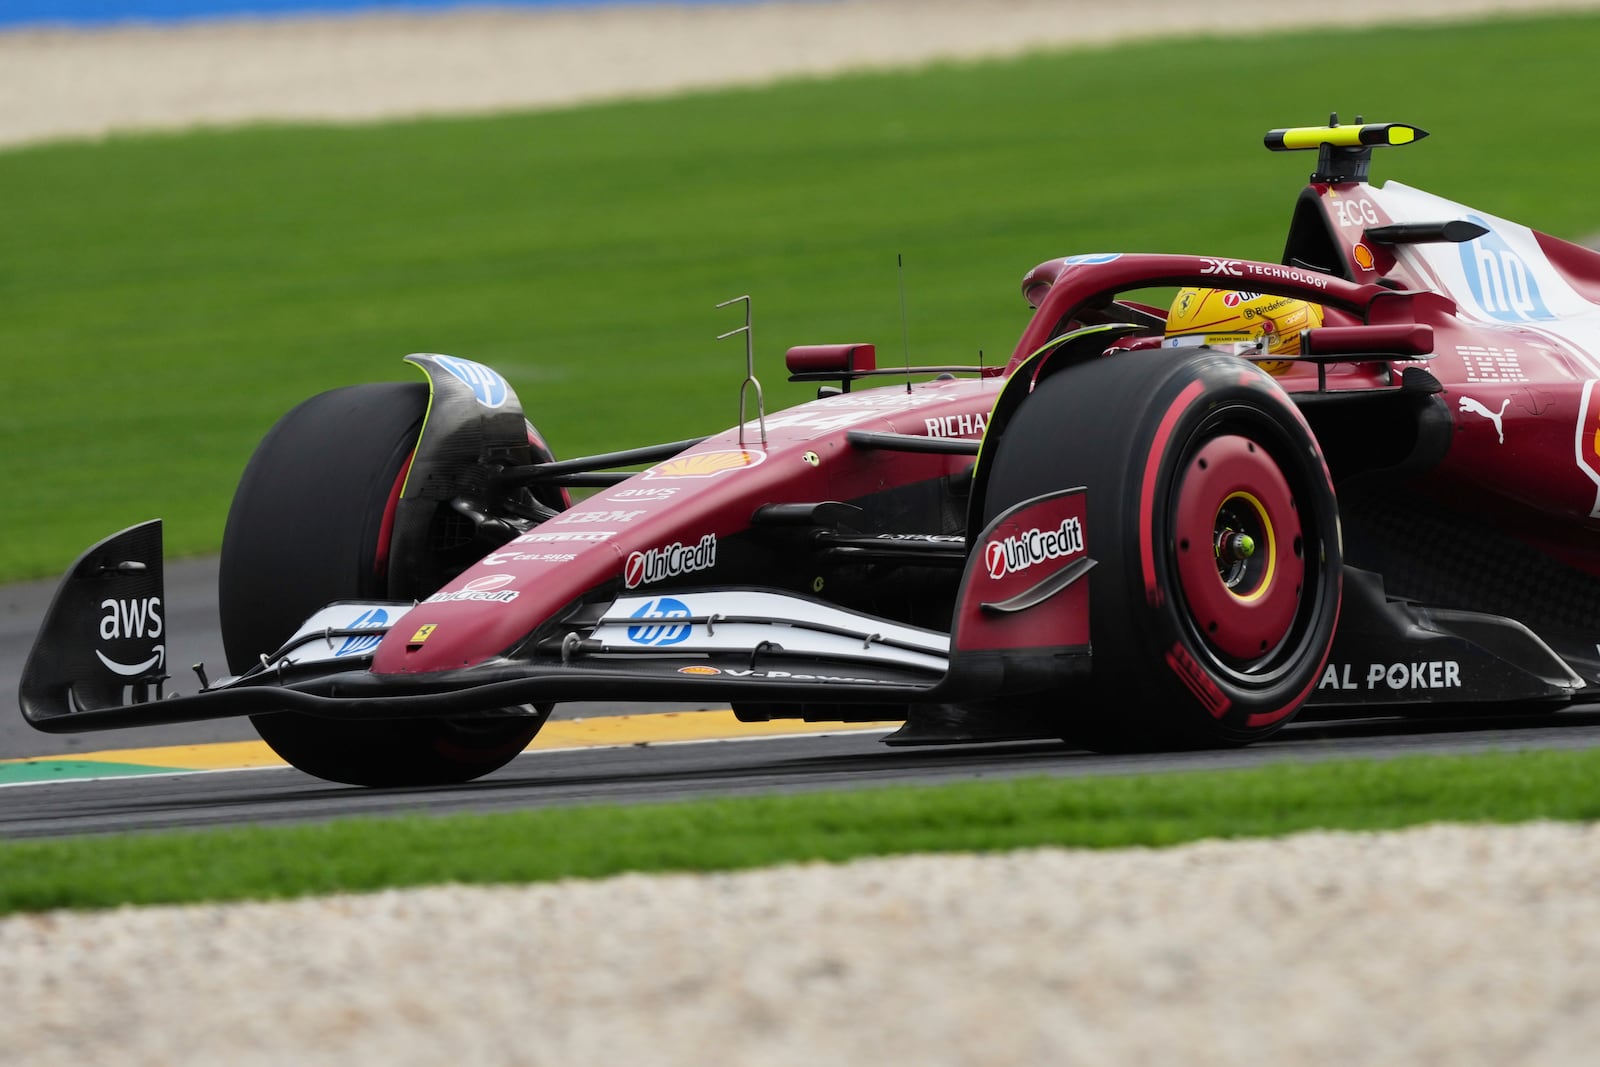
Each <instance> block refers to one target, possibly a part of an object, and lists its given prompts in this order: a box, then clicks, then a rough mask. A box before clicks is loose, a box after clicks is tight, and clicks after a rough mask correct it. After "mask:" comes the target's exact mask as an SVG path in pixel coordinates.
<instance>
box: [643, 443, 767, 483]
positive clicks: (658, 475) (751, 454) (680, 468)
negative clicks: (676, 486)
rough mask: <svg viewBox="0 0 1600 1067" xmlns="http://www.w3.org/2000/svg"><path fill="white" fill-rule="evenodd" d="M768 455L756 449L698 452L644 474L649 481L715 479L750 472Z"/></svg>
mask: <svg viewBox="0 0 1600 1067" xmlns="http://www.w3.org/2000/svg"><path fill="white" fill-rule="evenodd" d="M766 459H767V454H766V453H765V452H762V451H761V450H759V449H754V448H728V449H721V450H719V451H716V452H696V453H695V454H694V455H692V456H676V457H674V458H672V459H669V460H667V461H666V462H665V463H657V464H656V465H655V466H654V467H651V468H650V469H649V470H647V471H645V472H644V476H645V478H646V479H647V480H656V479H664V478H715V477H716V476H717V475H719V474H726V473H727V472H728V471H739V470H748V469H749V468H751V467H759V466H760V465H761V464H762V463H764V462H766Z"/></svg>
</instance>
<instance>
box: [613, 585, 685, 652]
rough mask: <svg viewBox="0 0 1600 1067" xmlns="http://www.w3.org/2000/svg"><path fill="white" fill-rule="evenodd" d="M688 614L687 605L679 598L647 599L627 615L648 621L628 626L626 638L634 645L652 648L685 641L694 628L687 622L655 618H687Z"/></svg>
mask: <svg viewBox="0 0 1600 1067" xmlns="http://www.w3.org/2000/svg"><path fill="white" fill-rule="evenodd" d="M689 616H690V611H689V605H687V604H685V603H684V602H683V601H681V600H677V599H675V598H673V597H670V596H664V597H657V598H656V599H655V600H647V601H645V602H644V603H643V604H642V605H640V607H639V610H638V611H636V612H634V613H633V614H632V615H630V616H628V617H629V618H631V619H647V620H650V621H648V622H644V623H641V624H639V625H638V626H630V627H628V640H629V641H632V642H633V643H634V644H636V645H649V646H651V647H654V648H659V647H661V646H662V645H675V644H677V643H678V642H680V641H687V640H688V639H689V632H690V631H691V630H693V629H694V627H693V626H691V625H690V624H689V623H686V622H670V621H657V620H671V619H687V618H689Z"/></svg>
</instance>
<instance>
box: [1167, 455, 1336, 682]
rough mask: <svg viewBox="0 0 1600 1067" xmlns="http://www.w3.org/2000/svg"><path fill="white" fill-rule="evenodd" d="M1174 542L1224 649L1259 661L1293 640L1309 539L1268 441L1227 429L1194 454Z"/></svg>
mask: <svg viewBox="0 0 1600 1067" xmlns="http://www.w3.org/2000/svg"><path fill="white" fill-rule="evenodd" d="M1173 547H1174V550H1175V555H1176V558H1177V570H1178V585H1179V588H1180V589H1181V590H1182V592H1183V597H1184V601H1185V603H1186V605H1187V608H1188V612H1189V615H1190V618H1191V620H1192V622H1193V624H1194V626H1195V628H1196V630H1197V631H1198V633H1199V634H1200V636H1201V637H1202V639H1203V640H1204V641H1205V643H1206V644H1207V645H1208V646H1209V647H1210V648H1211V649H1212V650H1213V651H1214V652H1216V653H1218V654H1220V655H1221V656H1223V657H1224V658H1226V659H1228V660H1231V661H1234V662H1242V663H1249V662H1252V661H1255V660H1259V659H1260V658H1262V657H1264V656H1266V655H1268V654H1270V653H1271V651H1272V650H1273V649H1275V648H1276V647H1277V646H1278V645H1279V644H1281V643H1282V642H1283V640H1284V639H1285V638H1286V637H1288V635H1289V631H1290V629H1291V628H1292V627H1293V625H1294V620H1295V616H1296V613H1297V611H1298V608H1299V605H1300V600H1301V596H1302V594H1303V592H1304V588H1305V560H1304V558H1303V557H1304V540H1303V537H1302V535H1301V526H1300V516H1299V512H1298V510H1297V508H1296V504H1295V499H1294V493H1293V491H1292V490H1291V489H1290V487H1289V483H1288V481H1287V479H1285V477H1284V475H1283V472H1282V470H1281V469H1279V467H1278V464H1277V462H1276V461H1275V460H1273V458H1272V457H1271V455H1270V454H1268V452H1267V451H1266V449H1264V448H1263V447H1262V446H1261V445H1260V444H1258V443H1257V442H1255V441H1253V440H1251V439H1250V438H1248V437H1244V436H1241V435H1238V434H1224V435H1220V436H1217V437H1213V438H1211V439H1210V440H1208V441H1206V442H1204V443H1203V444H1202V445H1201V446H1200V447H1199V448H1197V449H1196V450H1195V451H1194V452H1192V453H1191V454H1190V456H1189V458H1188V460H1187V462H1186V464H1185V466H1184V468H1183V470H1182V472H1181V481H1180V484H1179V488H1178V499H1177V508H1176V512H1175V517H1174V524H1173ZM1207 549H1209V551H1207Z"/></svg>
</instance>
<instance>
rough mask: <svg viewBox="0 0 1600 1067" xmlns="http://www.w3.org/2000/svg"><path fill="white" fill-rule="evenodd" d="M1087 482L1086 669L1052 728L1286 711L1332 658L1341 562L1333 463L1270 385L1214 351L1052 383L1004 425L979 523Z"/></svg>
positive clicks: (1164, 354) (1105, 732)
mask: <svg viewBox="0 0 1600 1067" xmlns="http://www.w3.org/2000/svg"><path fill="white" fill-rule="evenodd" d="M1079 485H1081V486H1085V487H1086V489H1087V494H1086V495H1087V501H1086V503H1087V515H1086V521H1085V525H1086V533H1085V539H1086V542H1087V549H1088V553H1089V555H1090V556H1091V557H1093V558H1094V559H1095V560H1096V561H1097V564H1098V565H1097V566H1096V567H1095V568H1094V570H1092V571H1091V572H1090V573H1089V581H1090V640H1091V642H1092V647H1093V652H1092V654H1093V666H1092V671H1091V680H1090V682H1089V684H1088V686H1087V688H1086V690H1084V691H1083V692H1081V693H1080V692H1079V691H1078V690H1077V689H1076V688H1074V689H1073V690H1072V691H1071V692H1070V693H1062V694H1059V695H1058V696H1057V697H1056V698H1053V699H1056V700H1058V701H1059V703H1060V705H1061V707H1060V712H1061V715H1062V723H1063V730H1062V732H1063V736H1065V737H1066V738H1067V739H1068V740H1072V741H1076V742H1080V743H1083V744H1086V745H1088V746H1089V747H1092V748H1098V749H1108V750H1124V749H1148V748H1165V747H1191V746H1194V745H1217V744H1243V743H1247V742H1250V741H1255V740H1259V739H1260V738H1263V737H1266V736H1267V735H1269V734H1271V733H1273V732H1275V731H1276V730H1278V729H1280V728H1281V727H1282V726H1283V725H1284V724H1286V723H1287V722H1289V721H1290V720H1291V719H1292V718H1293V716H1294V714H1295V712H1296V711H1297V710H1298V709H1299V708H1300V706H1301V705H1302V704H1303V703H1304V702H1305V699H1306V698H1307V697H1308V696H1309V695H1310V693H1311V691H1312V688H1313V687H1314V686H1315V684H1316V682H1317V680H1318V678H1319V677H1320V675H1321V672H1322V669H1323V666H1324V665H1325V664H1326V662H1327V657H1328V651H1329V649H1330V648H1331V646H1332V642H1333V631H1334V626H1335V623H1336V621H1337V618H1338V611H1339V598H1340V575H1341V566H1342V564H1341V556H1340V546H1339V528H1338V512H1337V504H1336V501H1335V498H1334V492H1333V486H1332V483H1331V481H1330V479H1329V476H1328V471H1327V467H1326V465H1325V464H1324V463H1323V460H1322V455H1321V452H1320V450H1319V449H1318V447H1317V443H1316V440H1315V438H1314V437H1313V436H1312V434H1311V431H1310V429H1309V428H1308V427H1307V425H1306V423H1305V421H1304V419H1303V418H1302V417H1301V416H1300V413H1299V411H1298V410H1297V409H1296V408H1295V407H1294V405H1293V403H1292V402H1291V401H1290V400H1289V398H1288V396H1287V395H1286V394H1285V393H1284V392H1283V390H1282V389H1281V388H1280V387H1279V386H1278V385H1277V383H1276V382H1274V381H1273V380H1272V379H1271V377H1270V376H1268V375H1267V374H1266V373H1265V372H1263V371H1261V370H1260V369H1259V368H1257V367H1255V366H1254V365H1253V364H1250V363H1248V362H1247V361H1245V360H1241V359H1239V358H1237V357H1234V356H1231V355H1225V354H1222V353H1218V352H1214V351H1212V350H1209V349H1191V350H1179V351H1173V350H1170V349H1169V350H1154V351H1137V352H1126V353H1119V354H1117V355H1115V356H1110V357H1105V358H1102V359H1097V360H1093V361H1090V362H1088V363H1085V364H1082V365H1080V366H1076V367H1072V368H1070V369H1067V370H1064V371H1061V372H1058V373H1056V374H1054V375H1051V376H1049V377H1046V378H1045V379H1044V380H1043V381H1041V382H1040V383H1039V384H1038V385H1037V386H1036V388H1035V389H1034V391H1033V393H1032V394H1031V395H1030V396H1029V397H1028V398H1027V399H1026V400H1025V401H1024V402H1023V403H1022V404H1021V405H1020V406H1019V407H1018V409H1017V413H1016V415H1015V417H1014V418H1013V419H1012V420H1011V421H1010V422H1009V423H1008V424H1007V425H1006V426H1005V427H1004V429H1003V433H1002V436H1001V438H1000V439H999V441H998V446H997V451H996V453H995V461H994V467H993V469H992V471H991V473H990V477H989V481H988V488H987V492H986V496H985V508H984V519H985V522H987V521H989V520H990V519H992V518H994V517H995V516H996V515H998V514H1000V513H1001V512H1002V511H1004V510H1005V509H1006V508H1008V507H1010V506H1012V505H1014V504H1016V503H1018V502H1020V501H1024V500H1028V499H1031V498H1033V497H1036V496H1039V495H1042V494H1044V493H1048V492H1052V491H1055V490H1058V489H1063V488H1068V487H1073V486H1079Z"/></svg>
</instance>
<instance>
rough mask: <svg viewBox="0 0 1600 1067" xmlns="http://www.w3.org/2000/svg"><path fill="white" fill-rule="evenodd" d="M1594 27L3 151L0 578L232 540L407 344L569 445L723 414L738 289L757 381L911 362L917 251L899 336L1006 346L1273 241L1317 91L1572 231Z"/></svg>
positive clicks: (1048, 60)
mask: <svg viewBox="0 0 1600 1067" xmlns="http://www.w3.org/2000/svg"><path fill="white" fill-rule="evenodd" d="M1596 54H1600V18H1594V17H1587V18H1551V19H1541V20H1526V21H1507V22H1497V23H1492V24H1485V25H1477V26H1463V27H1455V28H1440V27H1431V28H1429V29H1427V30H1425V31H1420V32H1404V31H1399V30H1394V29H1386V30H1374V31H1367V32H1329V31H1318V32H1317V33H1315V34H1306V35H1301V36H1295V37H1288V38H1248V39H1240V40H1227V39H1216V40H1198V41H1197V40H1186V41H1174V42H1164V43H1156V44H1146V45H1139V46H1134V47H1126V48H1120V49H1116V50H1111V51H1097V52H1082V53H1060V54H1040V55H1037V56H1033V57H1030V58H1027V59H1023V60H1018V61H1014V62H1003V63H985V64H971V65H944V66H938V67H934V68H931V69H927V70H924V71H919V72H914V73H896V74H875V75H862V76H855V77H847V78H840V79H835V80H829V81H803V82H793V83H788V84H783V85H780V86H777V87H773V88H768V89H759V90H747V91H739V92H728V93H717V94H703V95H693V96H687V97H681V98H677V99H671V100H663V101H654V102H635V103H626V104H617V105H613V106H605V107H594V108H585V109H581V110H572V111H563V112H554V113H546V114H530V115H520V116H512V117H502V118H492V119H478V120H462V121H427V122H416V123H407V124H399V125H385V126H375V127H368V128H349V129H339V128H289V127H272V126H264V127H255V128H249V129H243V130H237V131H231V132H212V133H199V134H190V135H181V136H180V135H172V136H150V137H137V138H118V139H113V140H110V141H108V142H105V143H99V144H68V145H56V146H47V147H37V148H30V149H25V150H16V151H10V152H4V153H0V233H3V234H4V235H5V237H4V241H3V242H0V358H3V359H4V361H5V369H6V375H7V378H6V380H7V388H6V395H5V402H4V404H3V405H0V444H3V445H4V449H3V451H0V499H3V500H4V501H5V508H4V516H5V520H4V532H5V536H4V537H3V538H0V580H7V579H15V578H21V577H27V576H36V575H47V574H48V575H53V574H55V573H58V572H59V570H60V569H61V568H62V567H63V566H64V565H65V564H66V562H67V561H69V560H70V559H71V558H72V557H73V556H74V555H75V554H76V552H77V551H78V550H79V549H80V548H81V547H82V546H83V545H85V544H86V543H87V542H89V541H90V540H93V539H94V538H96V537H98V536H100V535H101V534H103V533H106V532H109V531H111V530H113V529H116V528H118V527H120V526H123V525H127V524H130V523H132V522H136V521H139V520H142V519H145V518H148V517H152V516H154V515H160V516H162V517H165V518H166V519H167V538H168V545H169V549H170V551H172V552H173V553H174V554H190V553H198V552H203V551H207V550H211V549H214V548H216V547H217V545H218V543H219V541H220V537H221V529H222V522H223V518H224V516H225V514H226V509H227V505H228V500H229V497H230V494H231V491H232V486H233V484H234V481H235V479H236V477H237V475H238V472H239V471H240V469H241V468H242V467H243V464H244V462H245V460H246V459H247V457H248V455H249V453H250V450H251V449H252V447H253V446H254V443H255V441H256V440H257V439H258V438H259V436H260V435H261V434H262V433H263V432H264V431H265V429H266V428H267V427H268V426H269V425H270V424H271V423H272V421H273V420H274V419H275V418H276V417H277V416H278V415H279V414H281V413H282V412H283V411H285V410H287V409H288V408H289V407H290V406H292V405H293V404H294V403H296V402H298V401H299V400H300V399H303V398H304V397H305V396H307V395H309V394H311V393H313V392H316V391H319V390H322V389H327V388H332V387H335V386H338V385H343V384H347V383H350V382H354V381H370V380H378V379H383V378H403V377H406V376H408V375H409V373H410V372H409V371H408V369H406V368H404V367H403V366H402V365H401V364H400V363H399V357H400V356H401V355H403V354H404V353H406V352H410V351H418V350H423V351H429V350H431V351H446V352H452V353H455V354H458V355H462V356H467V357H470V358H474V359H479V360H482V361H485V362H488V363H491V364H493V365H495V366H497V367H498V368H500V369H501V370H502V371H503V372H505V373H506V374H507V375H508V377H509V378H510V379H511V380H512V382H513V384H514V385H515V386H516V387H517V389H518V391H519V393H520V394H521V396H522V399H523V401H524V403H525V406H526V408H527V410H528V411H529V413H530V414H531V415H532V417H533V418H534V421H535V422H538V423H539V424H540V425H541V428H542V429H543V430H544V431H545V433H546V435H547V436H548V437H549V438H550V439H551V441H552V443H553V444H554V446H555V448H556V449H557V451H558V453H560V454H565V455H575V454H581V453H584V452H589V451H596V450H602V449H605V448H611V447H621V446H625V445H632V444H640V443H646V442H648V441H652V440H666V439H678V438H682V437H686V436H690V435H693V434H697V433H703V432H709V431H712V430H715V429H719V428H722V427H723V426H725V425H727V424H728V423H730V422H731V421H732V411H733V408H734V399H735V392H736V386H737V380H738V371H739V368H740V353H739V352H738V351H737V348H736V344H735V343H729V342H725V343H724V344H722V345H721V346H718V345H717V344H715V343H714V342H713V341H712V337H713V336H714V335H715V334H716V333H718V332H720V331H722V330H724V329H727V328H729V327H730V326H732V325H733V324H734V318H733V316H732V315H731V314H730V313H729V311H727V310H724V311H723V312H716V311H714V310H713V308H712V305H713V304H715V303H716V302H717V301H719V300H722V299H725V298H727V297H730V296H734V295H737V294H739V293H744V292H749V293H752V294H754V296H755V326H756V339H757V344H758V358H759V360H760V366H761V369H762V373H763V374H764V376H765V378H766V381H767V384H768V396H769V401H770V403H771V404H772V405H773V406H778V405H782V404H786V403H791V402H795V401H798V400H800V399H803V398H805V396H806V395H807V394H806V391H805V390H804V389H803V388H801V387H799V386H790V385H785V384H782V383H780V382H778V381H777V380H778V379H779V378H780V377H781V371H780V369H779V360H778V356H779V353H780V352H781V351H782V350H783V349H784V348H786V347H787V346H789V345H791V344H797V343H807V342H816V341H830V340H868V341H875V342H877V343H878V344H879V345H880V346H881V348H882V349H883V350H884V352H885V353H886V358H888V359H891V360H892V359H894V358H896V356H897V354H898V349H899V340H898V339H899V337H900V332H901V327H900V317H899V300H898V297H897V289H896V278H895V271H894V263H895V257H896V255H897V254H899V253H903V254H904V255H905V257H906V262H907V268H906V287H907V291H908V294H909V298H908V304H909V309H910V336H911V339H912V347H913V349H914V352H915V355H916V357H917V358H922V359H929V360H935V361H948V360H966V359H970V358H971V357H972V356H973V355H974V354H975V353H976V351H977V350H978V349H979V348H983V349H984V350H985V351H986V353H988V354H989V356H990V358H998V357H1001V356H1004V355H1006V354H1009V351H1010V348H1011V346H1012V344H1013V343H1014V342H1015V339H1016V337H1017V336H1018V334H1019V332H1020V330H1021V327H1022V325H1023V322H1024V314H1025V307H1024V305H1023V304H1022V302H1021V300H1020V298H1019V297H1018V295H1017V291H1016V281H1017V279H1018V278H1020V276H1021V274H1022V272H1023V271H1024V270H1025V269H1027V268H1028V267H1030V266H1032V265H1033V264H1034V263H1037V262H1039V261H1041V260H1044V259H1047V258H1049V257H1051V256H1055V255H1060V254H1064V253H1068V252H1074V251H1095V250H1103V249H1121V250H1129V251H1153V250H1175V251H1191V252H1209V253H1218V254H1226V255H1230V256H1250V257H1257V258H1265V259H1276V258H1278V255H1279V253H1280V251H1281V242H1282V234H1283V231H1284V227H1285V225H1286V223H1287V218H1288V213H1289V208H1290V206H1291V204H1292V203H1293V199H1294V196H1295V195H1296V193H1297V191H1298V188H1299V185H1300V183H1301V182H1302V181H1303V179H1304V176H1305V174H1306V173H1307V172H1308V170H1309V168H1310V165H1311V160H1310V158H1309V157H1308V156H1307V155H1305V154H1299V155H1294V156H1269V155H1268V154H1267V153H1266V152H1265V151H1264V150H1262V149H1261V148H1260V147H1259V144H1260V142H1259V137H1260V135H1261V133H1262V132H1264V131H1265V130H1266V129H1268V128H1270V127H1273V126H1281V125H1298V124H1308V123H1315V122H1319V121H1321V120H1322V119H1323V118H1324V117H1325V116H1326V114H1327V112H1328V110H1329V109H1330V108H1340V109H1343V110H1344V115H1345V118H1346V120H1350V119H1352V118H1353V117H1354V112H1355V110H1357V109H1359V110H1361V111H1363V112H1364V113H1365V114H1366V116H1367V117H1369V118H1374V119H1385V120H1403V121H1410V122H1416V123H1419V124H1421V125H1422V126H1424V127H1425V128H1428V129H1430V130H1432V131H1434V133H1435V134H1436V136H1435V137H1434V138H1433V139H1431V140H1428V141H1426V142H1424V143H1422V144H1420V145H1418V146H1415V147H1410V148H1406V149H1403V150H1399V151H1394V152H1386V153H1380V156H1379V158H1378V160H1377V161H1376V164H1375V177H1380V178H1381V177H1388V176H1394V177H1398V178H1400V179H1401V180H1404V181H1406V182H1407V183H1409V184H1415V185H1421V186H1423V187H1427V188H1431V189H1435V190H1436V191H1438V192H1441V193H1443V194H1445V195H1449V196H1452V197H1453V198H1456V199H1460V200H1464V201H1466V202H1469V203H1472V204H1474V205H1475V206H1480V207H1482V208H1484V209H1486V210H1489V211H1493V212H1495V213H1498V214H1502V215H1507V216H1510V217H1513V218H1518V219H1521V220H1524V221H1527V222H1529V223H1530V224H1532V225H1535V226H1537V227H1539V228H1541V229H1546V230H1549V231H1552V232H1555V233H1557V234H1562V235H1567V236H1579V235H1582V234H1586V233H1588V232H1589V231H1590V230H1591V229H1593V228H1595V227H1596V226H1600V217H1597V213H1596V209H1595V203H1594V198H1593V195H1592V193H1591V191H1590V188H1589V186H1590V185H1591V184H1592V182H1591V181H1590V178H1591V176H1592V175H1593V174H1594V172H1595V170H1596V164H1597V162H1600V147H1597V146H1600V112H1596V111H1595V109H1593V108H1585V107H1580V106H1576V99H1577V98H1576V97H1575V96H1574V93H1576V92H1577V90H1576V89H1575V88H1574V87H1581V86H1583V85H1586V84H1588V83H1589V80H1590V78H1591V76H1592V67H1593V57H1594V56H1595V55H1596ZM1563 101H1574V105H1573V106H1570V107H1568V106H1563Z"/></svg>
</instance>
